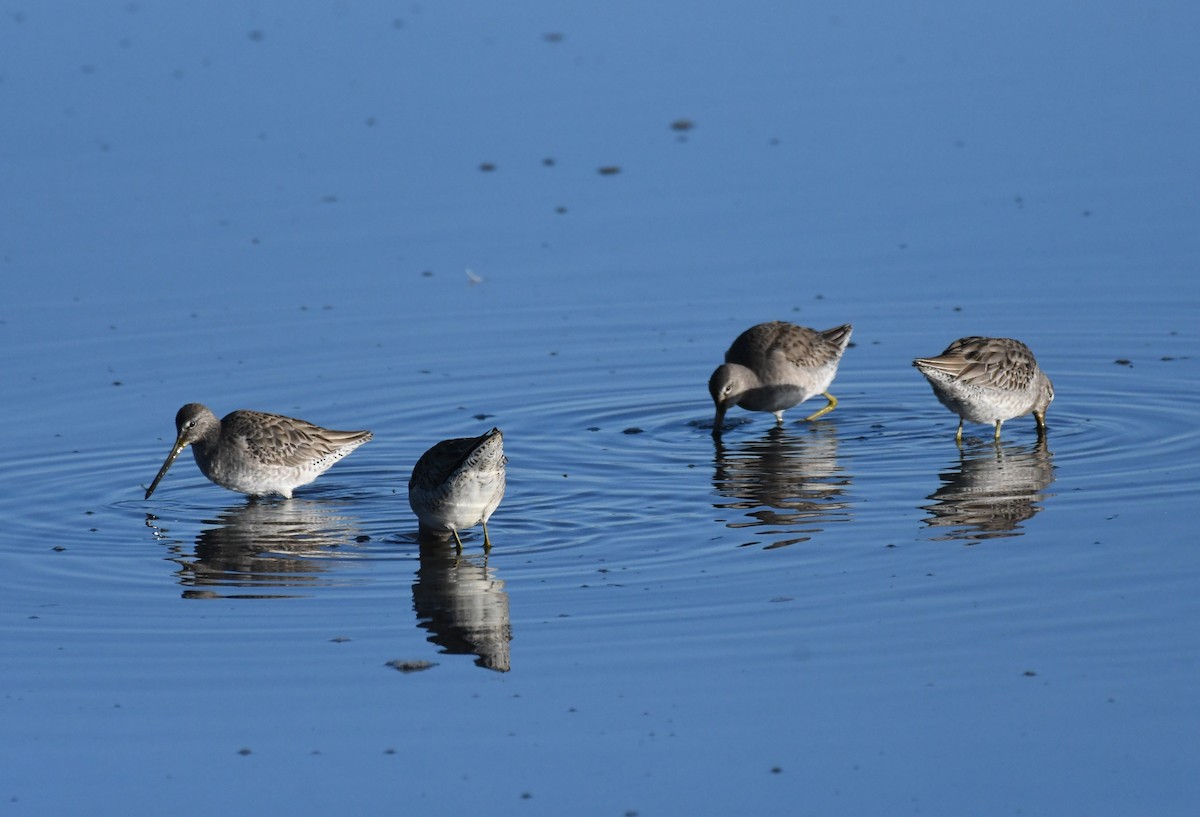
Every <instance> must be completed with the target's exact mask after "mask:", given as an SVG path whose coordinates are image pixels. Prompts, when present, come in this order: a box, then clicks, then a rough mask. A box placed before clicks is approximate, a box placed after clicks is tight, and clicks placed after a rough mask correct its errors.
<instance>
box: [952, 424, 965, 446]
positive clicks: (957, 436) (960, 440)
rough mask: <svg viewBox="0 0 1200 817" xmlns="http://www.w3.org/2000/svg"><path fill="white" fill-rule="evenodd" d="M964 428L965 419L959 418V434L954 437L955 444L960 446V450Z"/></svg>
mask: <svg viewBox="0 0 1200 817" xmlns="http://www.w3.org/2000/svg"><path fill="white" fill-rule="evenodd" d="M962 427H963V418H961V417H959V418H958V433H957V434H955V435H954V442H955V443H957V444H958V447H959V448H962Z"/></svg>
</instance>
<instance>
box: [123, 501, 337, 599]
mask: <svg viewBox="0 0 1200 817" xmlns="http://www.w3.org/2000/svg"><path fill="white" fill-rule="evenodd" d="M146 524H147V525H148V526H149V527H151V528H153V529H154V530H155V531H156V532H158V533H159V535H160V536H161V535H162V534H165V533H166V531H165V530H164V529H162V528H161V527H160V526H159V524H158V519H157V518H156V517H154V516H153V515H152V514H147V520H146ZM205 524H206V525H211V526H212V527H207V528H205V529H204V530H202V531H201V532H200V534H199V535H198V536H197V537H196V542H195V549H194V552H193V553H192V554H190V555H185V554H183V553H179V554H177V555H176V556H174V557H173V558H172V561H174V562H176V563H177V564H178V565H179V570H178V571H177V573H176V575H177V576H178V578H179V583H180V584H181V585H183V586H184V587H185V588H191V589H188V590H185V591H184V594H183V596H184V598H288V597H290V596H289V594H281V593H258V592H256V593H251V594H245V593H234V594H231V593H226V592H218V591H216V590H213V589H209V588H218V587H236V588H256V589H260V590H261V589H266V588H289V587H291V588H296V587H314V586H317V585H320V584H327V583H330V581H329V579H328V578H327V577H326V576H325V575H324V574H326V573H327V572H328V570H329V565H328V562H327V561H325V560H322V559H309V558H301V557H305V556H313V555H318V554H319V555H322V556H328V555H329V553H330V551H331V550H334V549H336V548H339V547H341V546H343V545H352V544H354V542H355V540H356V538H357V537H358V535H359V529H358V527H357V524H356V522H355V520H354V519H352V518H350V517H348V516H344V515H341V514H340V513H338V512H337V510H335V509H334V508H333V507H331V506H329V505H327V504H325V503H321V502H317V501H313V500H304V499H279V500H261V499H249V500H247V501H246V503H245V504H243V505H238V506H234V507H231V508H227V509H226V510H225V511H223V512H222V513H221V514H220V515H219V516H218V517H217V518H216V519H213V520H206V521H205ZM164 538H166V537H164ZM199 588H204V589H199Z"/></svg>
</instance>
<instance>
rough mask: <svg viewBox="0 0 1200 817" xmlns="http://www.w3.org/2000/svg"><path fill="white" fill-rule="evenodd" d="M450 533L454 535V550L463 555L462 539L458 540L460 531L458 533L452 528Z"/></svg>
mask: <svg viewBox="0 0 1200 817" xmlns="http://www.w3.org/2000/svg"><path fill="white" fill-rule="evenodd" d="M450 532H451V533H453V534H454V549H455V550H457V551H458V552H459V553H462V539H459V538H458V531H456V530H455V529H454V528H451V529H450Z"/></svg>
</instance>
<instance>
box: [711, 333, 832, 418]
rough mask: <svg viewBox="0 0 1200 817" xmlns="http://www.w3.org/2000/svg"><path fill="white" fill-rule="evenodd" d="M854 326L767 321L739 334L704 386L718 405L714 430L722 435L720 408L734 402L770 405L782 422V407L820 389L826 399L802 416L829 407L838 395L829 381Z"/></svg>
mask: <svg viewBox="0 0 1200 817" xmlns="http://www.w3.org/2000/svg"><path fill="white" fill-rule="evenodd" d="M853 331H854V327H852V326H851V325H850V324H848V323H847V324H844V325H842V326H835V327H834V328H832V329H826V330H825V331H824V332H818V331H816V330H814V329H809V328H807V327H804V326H796V325H795V324H794V323H787V322H786V321H771V322H770V323H760V324H758V325H757V326H751V327H750V328H749V329H747V330H746V331H745V332H743V333H742V334H740V335H738V337H737V340H735V341H734V342H733V345H732V346H730V347H729V351H727V352H726V353H725V362H724V363H722V364H721V365H720V366H718V367H717V370H716V371H715V372H713V374H712V377H711V378H709V381H708V392H709V394H711V395H712V399H713V402H714V403H715V404H716V406H717V416H716V417H715V418H714V419H713V436H714V437H719V436H721V424H722V423H723V422H724V420H725V412H726V411H728V410H729V408H730V407H731V406H735V405H737V406H741V407H742V408H744V409H749V410H750V411H769V412H771V413H772V414H774V415H775V421H776V422H777V423H782V422H783V412H784V411H785V410H786V409H790V408H791V407H792V406H795V405H798V404H800V403H803V402H804V401H805V400H807V399H808V398H810V397H812V396H813V395H816V394H821V395H824V397H825V399H826V400H828V401H829V402H828V404H827V405H825V406H824V407H823V408H821V409H820V410H819V411H816V412H814V413H812V414H810V415H809V416H808V417H805V418H804V419H805V420H815V419H817V418H818V417H821V416H822V415H825V414H828V413H829V412H831V411H833V409H834V408H835V407H836V406H837V404H838V401H837V398H836V397H834V396H833V395H832V394H830V393H829V384H831V383H832V382H833V378H834V375H836V374H837V370H838V363H840V362H841V359H842V353H843V352H845V351H846V344H848V343H849V342H850V333H851V332H853Z"/></svg>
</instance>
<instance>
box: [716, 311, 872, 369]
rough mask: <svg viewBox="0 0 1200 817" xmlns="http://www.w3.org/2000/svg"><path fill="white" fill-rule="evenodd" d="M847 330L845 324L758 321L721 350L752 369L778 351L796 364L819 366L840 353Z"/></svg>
mask: <svg viewBox="0 0 1200 817" xmlns="http://www.w3.org/2000/svg"><path fill="white" fill-rule="evenodd" d="M851 331H852V330H851V327H850V325H849V324H845V325H842V326H835V327H834V328H832V329H826V330H825V331H823V332H818V331H816V330H813V329H809V328H808V327H806V326H797V325H796V324H794V323H788V322H787V321H770V322H768V323H760V324H758V325H756V326H752V327H750V328H749V329H747V330H746V331H745V332H743V333H742V334H740V335H738V336H737V339H736V340H734V342H733V344H732V345H731V346H730V347H729V351H727V352H726V353H725V362H726V363H737V364H740V365H742V366H748V367H750V368H752V369H755V368H758V367H759V366H760V365H761V362H762V361H764V360H766V359H768V358H769V357H770V356H772V355H774V354H781V355H783V356H784V357H785V358H786V359H787V360H788V361H789V362H791V363H792V364H793V365H796V366H806V367H814V366H822V365H825V364H827V363H829V362H831V361H834V360H837V359H838V358H839V357H840V356H841V354H842V352H843V351H844V350H845V348H846V344H847V343H848V342H849V340H850V332H851Z"/></svg>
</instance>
